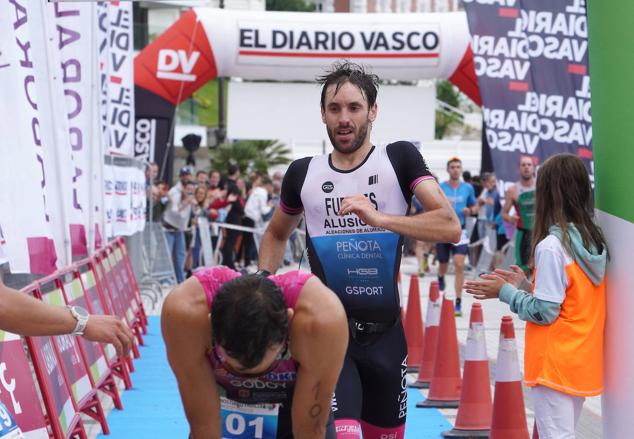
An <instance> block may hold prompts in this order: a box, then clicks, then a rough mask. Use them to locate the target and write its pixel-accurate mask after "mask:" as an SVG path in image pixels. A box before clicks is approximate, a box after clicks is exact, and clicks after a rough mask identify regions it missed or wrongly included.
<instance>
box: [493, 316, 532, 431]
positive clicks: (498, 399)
mask: <svg viewBox="0 0 634 439" xmlns="http://www.w3.org/2000/svg"><path fill="white" fill-rule="evenodd" d="M489 437H490V438H491V439H528V437H529V436H528V428H527V426H526V410H525V408H524V395H523V394H522V376H521V374H520V367H519V363H518V361H517V349H516V347H515V329H514V328H513V319H512V318H511V317H510V316H504V317H502V326H501V327H500V348H499V349H498V360H497V365H496V368H495V395H494V397H493V418H492V420H491V435H490V436H489Z"/></svg>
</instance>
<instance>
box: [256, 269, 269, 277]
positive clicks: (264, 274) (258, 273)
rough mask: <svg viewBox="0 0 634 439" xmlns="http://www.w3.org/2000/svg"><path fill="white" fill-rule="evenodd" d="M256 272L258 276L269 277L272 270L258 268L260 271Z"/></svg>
mask: <svg viewBox="0 0 634 439" xmlns="http://www.w3.org/2000/svg"><path fill="white" fill-rule="evenodd" d="M255 274H256V275H257V276H264V277H269V276H270V275H271V272H270V271H267V270H258V271H256V272H255Z"/></svg>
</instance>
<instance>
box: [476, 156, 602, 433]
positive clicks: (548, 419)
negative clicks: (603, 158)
mask: <svg viewBox="0 0 634 439" xmlns="http://www.w3.org/2000/svg"><path fill="white" fill-rule="evenodd" d="M535 192H536V193H535V215H534V223H533V224H532V225H533V228H532V232H533V237H532V242H531V245H530V248H529V257H530V259H529V260H530V262H531V263H532V265H533V267H534V276H533V283H532V285H531V283H530V282H528V280H527V279H526V276H525V274H524V272H523V271H522V269H521V268H520V267H519V266H517V265H514V266H512V271H505V270H499V269H498V270H495V272H494V274H485V275H482V276H481V280H478V281H472V282H467V284H466V288H467V292H469V293H471V294H474V295H475V297H476V298H477V299H493V298H498V297H499V299H500V300H501V301H502V302H504V303H508V304H509V305H510V308H511V311H512V312H514V313H517V315H518V317H519V318H520V319H522V320H525V321H526V330H525V337H526V341H525V346H526V349H525V352H524V380H525V382H526V385H527V386H528V387H531V396H532V398H533V407H535V421H536V423H537V430H538V432H539V436H540V437H543V438H574V437H575V426H576V424H577V421H578V419H579V415H580V414H581V410H582V408H583V403H584V400H585V397H588V396H595V395H599V394H601V393H602V391H603V345H604V335H603V331H604V328H605V317H606V303H605V302H606V297H605V270H606V265H607V254H608V249H607V244H606V241H605V238H604V236H603V233H602V232H601V229H600V228H599V227H598V226H597V225H596V223H595V221H594V219H595V215H594V212H595V210H594V203H593V195H592V187H591V185H590V178H589V176H588V171H587V170H586V168H585V166H584V164H583V162H582V161H581V160H580V159H579V158H578V157H576V156H574V155H572V154H557V155H554V156H552V157H550V158H549V159H548V160H546V161H545V162H544V164H543V165H542V167H541V169H540V171H539V174H538V175H537V182H536V187H535Z"/></svg>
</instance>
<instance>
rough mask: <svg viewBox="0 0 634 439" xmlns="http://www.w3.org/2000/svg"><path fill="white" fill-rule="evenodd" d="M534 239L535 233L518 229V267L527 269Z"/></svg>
mask: <svg viewBox="0 0 634 439" xmlns="http://www.w3.org/2000/svg"><path fill="white" fill-rule="evenodd" d="M532 239H533V233H532V231H530V230H526V229H517V241H516V243H515V245H516V246H517V250H516V251H515V255H516V259H517V265H519V266H520V267H522V268H523V269H526V268H527V267H528V262H529V261H530V258H531V240H532Z"/></svg>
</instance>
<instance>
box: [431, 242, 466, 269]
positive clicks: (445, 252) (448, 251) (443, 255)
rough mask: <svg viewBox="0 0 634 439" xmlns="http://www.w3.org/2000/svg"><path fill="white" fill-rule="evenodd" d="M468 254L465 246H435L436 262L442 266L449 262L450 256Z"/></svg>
mask: <svg viewBox="0 0 634 439" xmlns="http://www.w3.org/2000/svg"><path fill="white" fill-rule="evenodd" d="M467 253H469V246H468V245H467V244H460V245H454V244H451V243H445V242H439V243H437V244H436V260H437V261H438V262H440V263H442V264H444V263H445V262H449V256H450V255H452V254H453V255H466V254H467Z"/></svg>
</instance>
